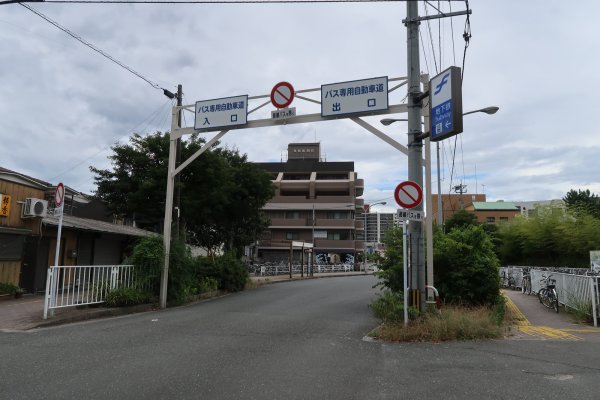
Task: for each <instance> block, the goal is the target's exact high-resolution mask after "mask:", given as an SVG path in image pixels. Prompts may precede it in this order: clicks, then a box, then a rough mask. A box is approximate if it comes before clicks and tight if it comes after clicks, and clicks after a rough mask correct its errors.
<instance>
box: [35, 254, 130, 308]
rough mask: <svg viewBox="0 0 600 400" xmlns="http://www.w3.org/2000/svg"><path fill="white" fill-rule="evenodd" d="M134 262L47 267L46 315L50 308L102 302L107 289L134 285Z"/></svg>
mask: <svg viewBox="0 0 600 400" xmlns="http://www.w3.org/2000/svg"><path fill="white" fill-rule="evenodd" d="M134 278H135V276H134V266H133V265H85V266H81V265H77V266H55V267H51V268H48V275H47V278H46V296H45V299H44V319H47V318H48V311H50V313H52V312H53V310H55V309H58V308H64V307H75V306H80V305H88V304H98V303H103V302H104V301H105V299H106V296H107V295H108V292H109V291H110V290H113V289H117V288H129V287H133V286H134V285H135V279H134Z"/></svg>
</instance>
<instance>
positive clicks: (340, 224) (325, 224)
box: [315, 218, 354, 229]
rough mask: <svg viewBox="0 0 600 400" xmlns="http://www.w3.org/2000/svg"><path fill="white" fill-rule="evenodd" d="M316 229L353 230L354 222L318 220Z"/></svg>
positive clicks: (347, 220)
mask: <svg viewBox="0 0 600 400" xmlns="http://www.w3.org/2000/svg"><path fill="white" fill-rule="evenodd" d="M315 226H316V227H318V228H334V229H335V228H346V229H354V220H353V219H328V218H323V219H321V218H319V219H317V222H316V225H315Z"/></svg>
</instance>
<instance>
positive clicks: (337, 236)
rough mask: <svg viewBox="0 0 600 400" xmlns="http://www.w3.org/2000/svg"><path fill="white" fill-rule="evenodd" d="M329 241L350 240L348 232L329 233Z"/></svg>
mask: <svg viewBox="0 0 600 400" xmlns="http://www.w3.org/2000/svg"><path fill="white" fill-rule="evenodd" d="M327 239H328V240H350V235H349V234H348V232H327Z"/></svg>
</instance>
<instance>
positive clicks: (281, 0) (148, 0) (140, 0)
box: [0, 0, 463, 5]
mask: <svg viewBox="0 0 600 400" xmlns="http://www.w3.org/2000/svg"><path fill="white" fill-rule="evenodd" d="M31 1H33V2H40V1H39V0H31ZM407 1H415V0H181V1H172V0H167V1H160V0H46V1H43V2H44V3H63V4H64V3H75V4H294V3H299V4H307V3H398V2H407ZM448 1H463V0H448ZM26 2H29V1H26ZM8 3H23V1H15V0H7V1H6V2H0V5H2V4H8Z"/></svg>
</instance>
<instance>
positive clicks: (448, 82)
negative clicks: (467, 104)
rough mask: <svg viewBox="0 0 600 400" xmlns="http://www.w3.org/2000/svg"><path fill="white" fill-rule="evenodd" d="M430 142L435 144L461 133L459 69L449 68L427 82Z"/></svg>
mask: <svg viewBox="0 0 600 400" xmlns="http://www.w3.org/2000/svg"><path fill="white" fill-rule="evenodd" d="M429 115H430V119H431V126H430V127H429V129H430V132H431V138H430V139H431V141H432V142H436V141H439V140H443V139H446V138H448V137H451V136H454V135H456V134H458V133H461V132H462V131H463V121H462V85H461V77H460V68H459V67H450V68H448V69H447V70H445V71H444V72H442V73H441V74H439V75H436V76H435V77H433V78H432V79H431V81H430V82H429Z"/></svg>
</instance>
